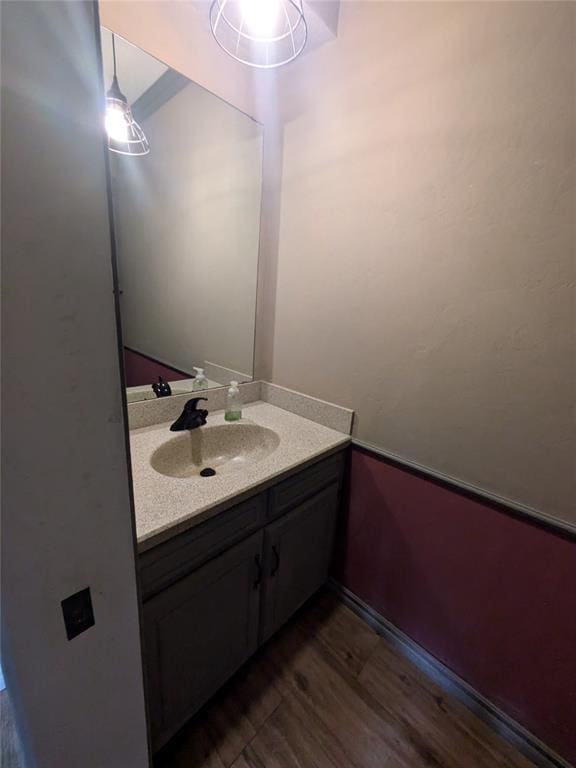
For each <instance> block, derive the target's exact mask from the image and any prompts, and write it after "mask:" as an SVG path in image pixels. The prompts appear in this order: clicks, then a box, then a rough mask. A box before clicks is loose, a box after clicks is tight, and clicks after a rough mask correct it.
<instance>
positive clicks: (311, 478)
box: [267, 451, 344, 520]
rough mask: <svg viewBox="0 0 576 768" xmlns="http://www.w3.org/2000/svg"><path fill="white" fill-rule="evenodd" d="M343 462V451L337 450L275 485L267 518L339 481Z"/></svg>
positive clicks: (269, 518)
mask: <svg viewBox="0 0 576 768" xmlns="http://www.w3.org/2000/svg"><path fill="white" fill-rule="evenodd" d="M343 463H344V453H343V451H339V452H338V453H336V454H334V455H333V456H329V457H328V458H327V459H323V460H322V461H318V462H317V463H316V464H313V465H312V466H311V467H308V468H307V469H304V470H302V472H298V474H296V475H294V476H293V477H289V478H288V479H287V480H284V481H283V482H282V483H279V484H278V485H276V486H275V487H274V488H272V489H271V491H270V502H269V505H268V511H267V519H268V520H275V519H276V518H277V517H280V515H283V514H284V513H285V512H287V511H288V510H289V509H291V508H292V507H295V506H297V505H298V504H300V503H301V502H302V501H304V500H305V499H307V498H309V497H310V496H313V495H314V494H315V493H318V491H320V490H322V488H325V487H326V486H327V485H330V484H332V483H340V480H341V477H342V468H343Z"/></svg>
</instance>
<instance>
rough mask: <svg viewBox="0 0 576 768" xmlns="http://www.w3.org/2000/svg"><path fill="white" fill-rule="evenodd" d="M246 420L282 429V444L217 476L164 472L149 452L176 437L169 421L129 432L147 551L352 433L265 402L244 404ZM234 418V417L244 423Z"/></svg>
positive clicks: (213, 416) (139, 524) (216, 415)
mask: <svg viewBox="0 0 576 768" xmlns="http://www.w3.org/2000/svg"><path fill="white" fill-rule="evenodd" d="M242 422H243V423H251V424H258V425H260V426H262V427H268V429H272V430H273V431H274V432H276V433H277V434H278V436H279V437H280V444H279V446H278V447H277V448H276V450H275V451H274V452H273V453H271V454H270V455H269V456H267V457H266V458H264V459H262V460H261V461H259V462H257V463H254V464H250V465H249V466H248V467H245V468H244V469H242V471H238V472H230V473H228V474H222V475H216V476H214V477H204V478H199V477H197V476H196V477H190V478H174V477H166V476H165V475H162V474H160V473H159V472H157V471H156V470H155V469H153V467H152V466H151V464H150V457H151V456H152V454H153V453H154V451H155V450H156V449H157V448H158V447H159V446H160V445H162V444H163V443H164V442H166V441H167V440H169V439H170V438H172V437H174V435H173V433H171V432H170V431H169V427H170V422H168V423H167V424H155V425H153V426H150V427H143V428H141V429H135V430H133V431H132V432H130V450H131V456H132V474H133V481H134V502H135V507H136V534H137V538H138V549H139V551H140V552H143V551H145V550H147V549H150V548H151V547H153V546H156V545H157V544H160V543H161V542H162V541H166V540H167V539H170V538H171V537H172V536H174V535H176V534H178V533H181V532H182V531H185V530H187V529H188V528H191V527H192V526H194V525H197V524H198V523H200V522H203V521H204V520H207V519H208V518H209V517H212V516H213V515H214V514H217V513H218V512H219V511H221V510H222V509H223V508H224V506H225V505H226V502H230V501H232V500H234V499H236V498H237V497H238V498H241V497H246V496H248V495H250V492H251V491H253V492H257V491H258V490H259V489H260V488H264V487H266V486H268V485H271V484H272V483H271V482H270V481H272V480H273V479H275V478H280V477H281V476H282V475H286V474H288V473H290V471H293V470H295V469H297V468H298V467H299V466H300V465H304V464H308V463H310V462H311V461H313V460H314V459H317V458H319V457H321V456H322V455H324V454H329V453H331V452H333V451H334V450H336V449H337V448H339V447H343V446H344V445H346V444H347V443H348V442H349V441H350V436H349V435H346V434H344V433H342V432H336V431H335V430H333V429H328V427H324V426H322V425H320V424H316V423H315V422H313V421H309V420H308V419H304V418H302V417H301V416H296V415H295V414H293V413H290V412H289V411H285V410H283V409H282V408H277V407H276V406H274V405H270V404H269V403H263V402H255V403H250V404H248V405H244V406H243V407H242ZM242 422H235V423H242ZM225 423H227V422H225V420H224V411H216V412H211V413H210V415H209V417H208V426H216V425H219V424H225Z"/></svg>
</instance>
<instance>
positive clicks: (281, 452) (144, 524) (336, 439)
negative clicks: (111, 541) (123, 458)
mask: <svg viewBox="0 0 576 768" xmlns="http://www.w3.org/2000/svg"><path fill="white" fill-rule="evenodd" d="M244 413H245V416H246V417H247V418H244V419H243V420H242V422H239V423H238V424H237V425H228V429H229V430H234V429H239V428H241V427H242V426H243V427H244V429H246V428H247V427H252V428H255V427H260V428H261V429H262V428H264V427H265V428H267V429H268V430H270V431H272V430H273V431H274V433H275V434H277V435H278V445H277V447H276V448H275V449H274V450H273V451H272V452H271V453H270V455H269V456H267V457H265V458H264V459H259V460H258V461H256V462H254V463H253V464H250V463H248V464H247V466H245V467H243V468H242V469H241V470H237V471H235V470H230V471H228V472H224V473H222V474H221V475H218V474H217V475H216V476H215V477H206V478H202V477H200V476H199V475H198V474H194V475H191V476H189V477H186V478H183V477H173V476H168V477H167V476H165V475H162V474H161V473H159V472H158V471H157V470H154V469H153V466H154V463H155V461H156V459H157V457H158V454H159V453H160V455H161V456H162V454H163V452H164V453H166V450H167V449H166V445H169V444H170V443H174V442H175V440H177V439H178V438H170V433H169V432H167V428H166V427H167V425H160V426H155V427H150V428H147V429H143V430H136V431H135V432H134V433H133V436H132V451H133V457H134V455H135V454H136V457H138V456H139V457H140V458H141V459H142V461H134V467H135V483H134V488H135V492H136V501H137V503H136V513H137V523H138V525H139V532H140V534H141V535H139V548H140V555H139V569H140V582H141V590H142V599H143V628H144V647H145V669H146V676H147V690H148V701H149V710H150V723H151V731H152V743H153V747H154V749H155V750H157V749H159V748H160V747H161V746H162V745H163V744H164V743H166V741H167V740H168V739H169V738H170V737H171V736H173V735H174V734H175V733H176V731H177V730H178V729H179V728H180V727H181V726H182V725H183V724H184V723H185V722H186V721H187V720H188V719H189V718H190V717H191V716H192V715H193V714H194V713H195V712H196V711H198V709H199V708H200V707H201V706H202V705H203V704H204V703H205V702H206V701H207V700H208V699H209V698H210V697H211V696H212V695H213V694H214V693H215V692H216V691H217V690H218V688H219V687H220V686H221V685H222V684H223V683H225V682H226V680H227V679H228V678H229V677H230V676H231V675H232V674H233V673H234V672H235V671H236V670H237V669H238V668H239V667H240V666H241V665H242V664H243V663H244V662H245V661H246V660H247V659H248V658H249V657H250V656H251V655H252V654H253V653H254V652H255V651H256V649H257V648H258V647H259V646H260V645H261V644H262V643H263V642H265V641H266V640H267V639H268V638H270V637H271V636H272V635H273V634H274V632H275V631H276V630H277V629H278V628H279V627H280V626H282V625H283V624H284V623H285V622H286V621H287V620H288V619H289V618H290V617H291V616H292V615H293V613H294V612H295V611H296V610H297V609H298V608H299V607H300V606H301V605H302V604H303V603H304V602H305V601H306V600H307V599H308V598H309V597H310V596H311V595H312V594H313V593H314V592H315V591H316V590H317V589H318V588H319V587H320V586H321V585H322V584H323V583H324V582H325V581H326V578H327V575H328V568H329V564H330V558H331V553H332V545H333V539H334V530H335V526H336V519H337V513H338V509H339V504H340V493H341V487H342V476H343V467H344V449H345V447H346V444H347V442H348V439H349V438H348V437H347V436H346V435H343V434H342V433H339V432H335V431H333V430H330V429H327V428H326V427H323V426H320V425H318V424H314V423H312V422H310V421H308V420H306V419H302V418H301V417H298V416H295V415H294V414H291V413H287V412H285V411H282V410H281V409H278V408H275V407H273V406H270V405H268V404H265V403H255V404H252V405H250V406H247V407H245V409H244ZM211 421H212V430H217V429H218V428H220V427H222V426H223V424H222V423H220V422H221V421H222V416H221V415H220V414H214V415H212V416H211ZM224 428H225V429H226V427H224ZM202 429H208V430H209V429H210V427H207V428H204V427H203V428H202ZM196 433H197V435H198V437H199V438H200V439H201V440H202V439H207V438H202V432H201V430H196ZM205 434H206V435H207V436H209V434H210V433H209V432H206V433H205ZM190 437H191V436H190ZM198 437H197V438H195V439H198ZM184 439H186V437H184ZM206 444H207V445H210V441H209V439H207V443H206ZM214 455H215V454H214ZM150 468H152V469H150ZM151 472H153V474H151ZM246 486H249V487H248V488H247V487H246ZM233 488H236V489H237V490H236V492H232V493H231V489H233ZM243 489H244V490H243ZM139 492H143V493H144V497H142V496H140V497H139ZM224 497H225V500H224V501H222V499H223V498H224ZM146 500H147V501H146ZM139 501H140V503H138V502H139ZM171 503H172V506H171ZM146 510H148V515H147V514H146ZM151 520H153V522H151ZM166 520H168V521H169V524H165V521H166ZM144 531H146V533H143V532H144Z"/></svg>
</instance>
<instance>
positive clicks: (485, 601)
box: [338, 450, 576, 768]
mask: <svg viewBox="0 0 576 768" xmlns="http://www.w3.org/2000/svg"><path fill="white" fill-rule="evenodd" d="M349 494H350V495H349V509H348V513H347V520H346V525H345V527H344V530H343V531H342V542H341V545H342V552H341V554H342V560H341V563H340V572H339V574H338V575H339V578H340V580H341V581H342V582H343V583H344V584H345V585H346V586H347V587H348V588H349V589H351V590H352V592H354V593H355V594H357V595H358V596H359V597H361V598H362V599H363V600H364V601H365V602H367V603H368V604H369V605H371V606H372V607H373V608H375V609H376V610H377V611H378V612H379V613H380V614H381V615H383V616H385V617H386V618H387V619H388V620H389V621H391V622H392V623H393V624H395V625H396V626H397V627H400V628H401V629H402V630H403V631H404V632H405V633H406V634H408V635H409V636H410V637H412V638H413V639H414V640H415V641H416V642H417V643H419V644H420V645H422V646H424V647H425V648H426V649H427V650H428V651H429V652H430V653H431V654H432V655H433V656H436V658H438V659H440V661H442V662H443V663H444V664H446V665H447V666H448V667H450V669H452V670H454V671H455V672H456V673H457V674H458V675H460V677H462V678H464V680H466V681H467V682H468V683H470V684H471V685H472V686H473V687H474V688H476V690H478V691H480V692H481V693H482V694H484V695H485V696H487V697H488V698H489V699H490V700H491V701H493V702H494V703H495V704H496V705H497V706H498V707H500V708H501V709H503V710H504V711H505V712H506V713H507V714H509V715H511V716H512V717H513V718H514V719H515V720H517V721H518V722H520V723H521V724H522V725H524V726H525V727H526V728H528V729H529V730H530V731H532V732H533V733H534V734H535V735H536V736H538V737H539V738H540V739H542V740H543V741H544V742H545V743H547V744H548V745H549V746H550V747H552V748H553V749H555V750H556V751H558V752H559V753H560V754H562V755H563V756H564V757H565V758H566V759H568V760H570V761H571V762H574V763H576V732H575V730H574V712H575V711H576V655H575V654H574V648H576V592H575V590H574V589H572V588H571V587H570V586H569V585H573V584H574V583H576V541H575V540H574V539H572V540H570V539H569V538H566V537H565V536H563V535H561V534H557V533H554V532H552V531H547V530H545V529H543V528H539V527H538V526H537V525H535V524H534V523H531V522H528V521H526V520H521V519H515V518H513V517H510V516H508V515H507V514H504V513H503V512H501V511H498V510H497V509H495V508H493V507H490V506H487V505H486V504H482V503H480V502H478V501H474V500H472V499H470V498H466V497H465V496H463V495H462V494H460V493H456V492H454V491H452V490H449V489H446V488H444V487H442V486H440V485H438V484H436V483H434V482H432V481H430V480H427V479H424V478H422V477H418V476H416V475H415V474H413V473H410V472H406V471H403V470H401V469H397V468H395V467H393V466H390V464H388V463H387V462H385V461H382V460H379V459H377V458H374V457H372V456H369V455H366V454H364V453H363V452H361V451H359V450H354V451H353V452H352V461H351V476H350V487H349ZM470 768H472V767H470Z"/></svg>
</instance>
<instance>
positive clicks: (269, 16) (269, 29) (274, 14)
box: [240, 0, 279, 38]
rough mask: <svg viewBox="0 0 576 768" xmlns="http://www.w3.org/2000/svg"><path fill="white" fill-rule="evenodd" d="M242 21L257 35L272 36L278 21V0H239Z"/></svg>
mask: <svg viewBox="0 0 576 768" xmlns="http://www.w3.org/2000/svg"><path fill="white" fill-rule="evenodd" d="M240 7H241V10H242V21H243V22H244V23H245V24H247V25H248V27H249V28H250V30H251V32H252V33H253V34H255V35H257V36H258V37H265V38H267V37H272V36H273V35H274V34H275V30H276V25H277V23H278V14H279V3H278V0H240Z"/></svg>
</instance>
